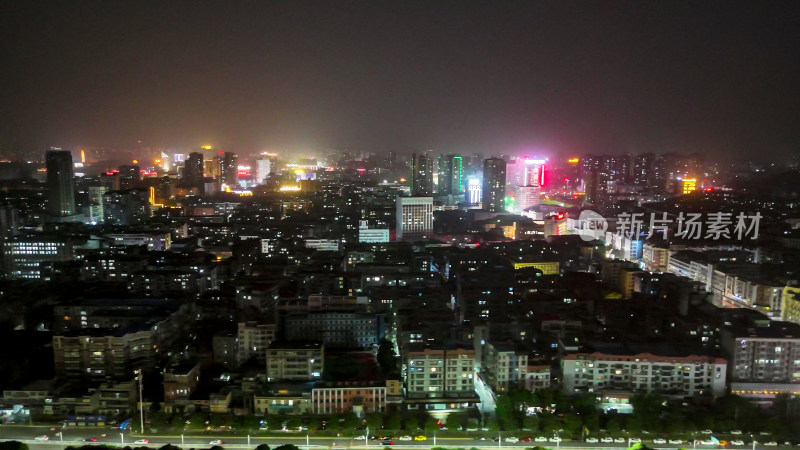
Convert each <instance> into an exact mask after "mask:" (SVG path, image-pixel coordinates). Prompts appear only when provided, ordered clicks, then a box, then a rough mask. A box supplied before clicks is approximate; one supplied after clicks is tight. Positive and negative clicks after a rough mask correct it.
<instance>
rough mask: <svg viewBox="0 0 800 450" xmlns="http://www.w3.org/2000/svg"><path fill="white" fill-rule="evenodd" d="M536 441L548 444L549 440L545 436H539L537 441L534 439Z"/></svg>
mask: <svg viewBox="0 0 800 450" xmlns="http://www.w3.org/2000/svg"><path fill="white" fill-rule="evenodd" d="M534 441H536V442H547V438H546V437H544V436H537V437H536V439H534Z"/></svg>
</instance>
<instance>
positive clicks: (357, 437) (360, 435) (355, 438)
mask: <svg viewBox="0 0 800 450" xmlns="http://www.w3.org/2000/svg"><path fill="white" fill-rule="evenodd" d="M353 440H354V441H365V440H367V437H366V436H364V435H363V434H359V435H358V436H356V437H354V438H353Z"/></svg>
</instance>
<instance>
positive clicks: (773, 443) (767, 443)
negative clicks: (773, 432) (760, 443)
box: [764, 441, 778, 447]
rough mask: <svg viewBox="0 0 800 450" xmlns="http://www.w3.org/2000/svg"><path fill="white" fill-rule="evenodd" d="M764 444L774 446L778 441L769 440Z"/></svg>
mask: <svg viewBox="0 0 800 450" xmlns="http://www.w3.org/2000/svg"><path fill="white" fill-rule="evenodd" d="M764 445H769V446H770V447H775V446H776V445H778V443H777V442H775V441H769V442H764Z"/></svg>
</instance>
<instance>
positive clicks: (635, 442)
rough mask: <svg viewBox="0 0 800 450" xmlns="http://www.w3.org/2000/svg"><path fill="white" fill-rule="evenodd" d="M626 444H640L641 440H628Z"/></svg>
mask: <svg viewBox="0 0 800 450" xmlns="http://www.w3.org/2000/svg"><path fill="white" fill-rule="evenodd" d="M628 442H630V443H631V444H641V443H642V440H641V439H640V438H630V439H628Z"/></svg>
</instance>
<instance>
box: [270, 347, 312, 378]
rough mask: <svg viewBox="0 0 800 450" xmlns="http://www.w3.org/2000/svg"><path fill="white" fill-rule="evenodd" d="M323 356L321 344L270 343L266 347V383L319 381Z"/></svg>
mask: <svg viewBox="0 0 800 450" xmlns="http://www.w3.org/2000/svg"><path fill="white" fill-rule="evenodd" d="M324 356H325V347H324V346H323V344H322V343H321V342H272V343H271V344H270V345H269V347H267V381H278V380H308V381H310V380H319V379H321V378H322V369H323V364H324V359H323V358H324Z"/></svg>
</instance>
